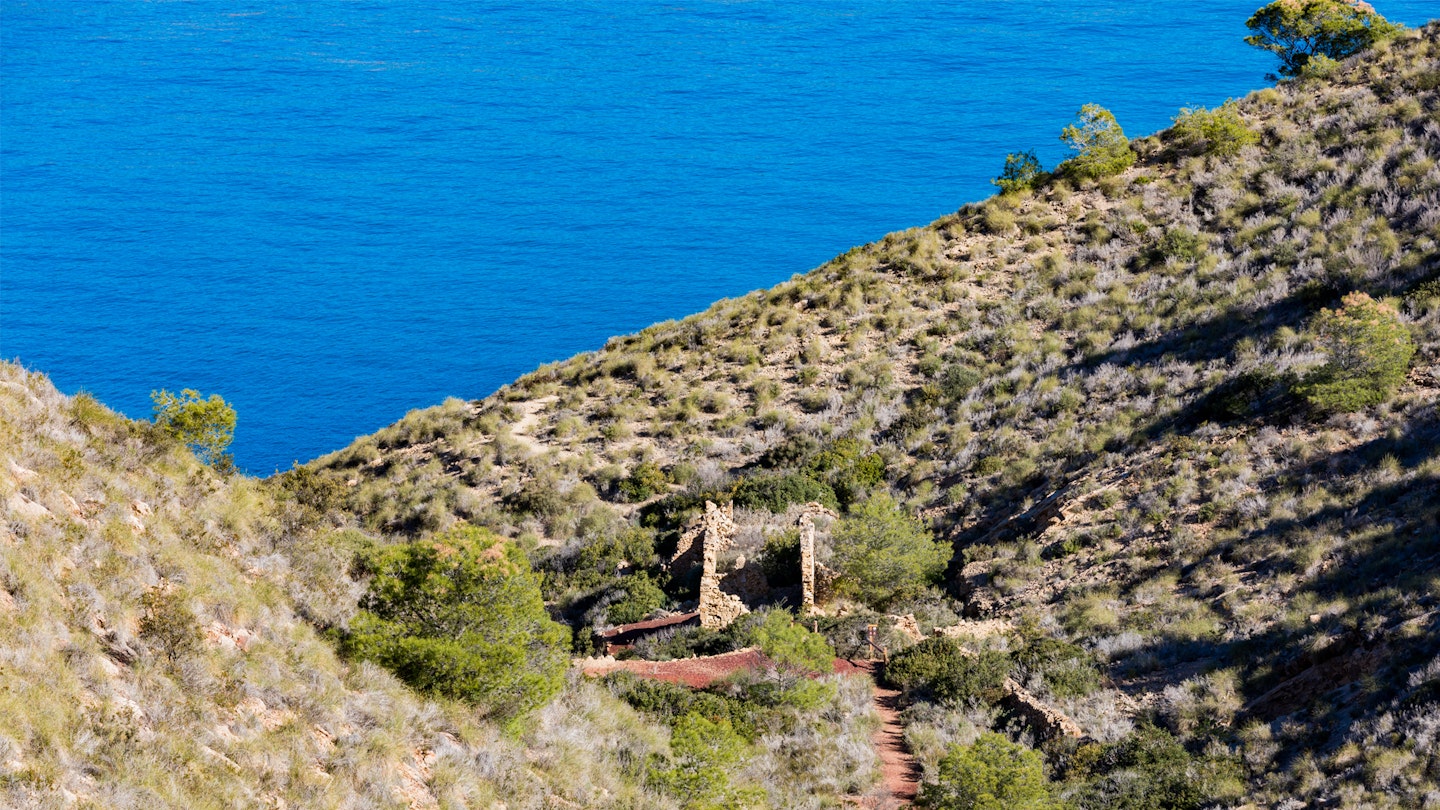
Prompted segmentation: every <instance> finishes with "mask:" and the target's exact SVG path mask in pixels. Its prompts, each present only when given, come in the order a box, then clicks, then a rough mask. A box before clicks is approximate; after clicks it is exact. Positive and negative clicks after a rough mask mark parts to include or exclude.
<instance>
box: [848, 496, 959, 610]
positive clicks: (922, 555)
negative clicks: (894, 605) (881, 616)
mask: <svg viewBox="0 0 1440 810" xmlns="http://www.w3.org/2000/svg"><path fill="white" fill-rule="evenodd" d="M831 537H832V543H833V546H834V556H833V558H832V562H831V565H832V567H834V568H835V570H836V571H838V572H839V574H840V576H839V578H838V579H837V580H836V582H835V587H836V590H837V591H839V592H840V593H842V594H845V595H848V596H851V597H854V598H856V599H859V600H861V601H863V602H865V603H866V604H870V605H883V604H884V603H886V602H888V601H890V600H892V599H894V598H895V597H897V596H900V595H902V594H903V593H905V592H907V591H910V590H914V589H915V588H923V587H924V586H925V585H928V584H930V583H933V582H935V581H937V580H938V579H939V577H940V575H941V574H943V573H944V571H945V565H946V564H947V563H948V562H949V561H950V557H951V555H952V550H951V549H950V547H949V546H947V545H946V544H944V543H941V542H937V541H936V540H935V539H934V537H933V536H932V535H931V533H930V530H929V529H927V528H925V527H924V526H923V525H921V523H920V522H919V521H917V520H915V518H913V517H911V516H910V515H909V514H908V513H907V512H905V510H904V509H902V508H901V506H900V505H899V504H898V503H896V502H895V500H894V499H893V498H891V497H890V496H889V495H888V494H885V493H881V494H877V495H873V496H871V497H870V498H869V499H868V500H866V501H864V502H862V503H859V504H856V505H854V506H852V507H851V511H850V513H849V514H848V515H846V516H845V517H844V518H841V519H840V521H839V522H838V523H836V525H835V527H834V529H833V530H832V531H831Z"/></svg>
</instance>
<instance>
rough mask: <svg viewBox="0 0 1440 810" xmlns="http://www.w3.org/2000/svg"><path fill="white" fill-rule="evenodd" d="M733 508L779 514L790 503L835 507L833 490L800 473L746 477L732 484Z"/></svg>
mask: <svg viewBox="0 0 1440 810" xmlns="http://www.w3.org/2000/svg"><path fill="white" fill-rule="evenodd" d="M732 497H733V498H734V500H735V505H736V506H743V507H747V508H750V509H765V510H768V511H770V512H774V513H776V514H779V513H780V512H784V511H785V509H786V508H787V507H789V506H790V505H791V504H796V503H809V502H811V501H816V502H819V503H822V504H824V505H826V506H828V507H830V508H831V509H835V508H838V507H839V505H840V502H839V500H838V499H837V498H836V497H835V490H834V489H832V488H831V487H830V485H829V484H826V483H824V482H823V481H817V480H815V479H814V478H812V477H810V476H809V475H805V474H802V473H786V474H783V475H760V476H755V477H753V478H746V479H743V480H741V481H740V483H738V484H736V485H735V490H734V494H733V496H732Z"/></svg>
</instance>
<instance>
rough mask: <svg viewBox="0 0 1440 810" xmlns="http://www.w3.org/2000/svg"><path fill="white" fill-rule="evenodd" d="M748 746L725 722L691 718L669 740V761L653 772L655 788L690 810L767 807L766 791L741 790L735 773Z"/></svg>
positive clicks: (682, 720)
mask: <svg viewBox="0 0 1440 810" xmlns="http://www.w3.org/2000/svg"><path fill="white" fill-rule="evenodd" d="M748 749H749V746H748V745H747V744H746V742H745V740H744V738H742V737H741V736H740V735H739V734H736V733H735V731H734V729H732V728H731V727H730V723H729V722H728V721H726V720H720V721H718V722H717V721H712V720H708V719H706V718H705V717H702V716H700V715H698V714H694V713H691V714H687V715H685V716H684V717H681V718H680V719H679V720H677V721H676V722H675V725H674V730H673V731H672V733H671V735H670V752H671V757H670V759H669V761H667V762H666V763H664V765H663V766H660V767H656V768H654V769H653V770H651V772H650V781H651V784H652V785H653V786H655V787H657V788H659V789H660V790H662V791H664V792H665V793H667V794H669V795H670V796H672V797H674V798H675V799H676V800H677V801H679V802H680V806H681V807H683V808H686V810H712V809H713V810H730V808H747V807H762V806H764V804H765V792H764V790H762V789H760V788H758V787H753V786H747V787H737V786H735V785H734V784H732V782H731V773H732V772H733V771H735V770H736V769H737V766H738V765H739V764H740V762H741V761H742V760H744V759H745V758H746V756H747V754H748Z"/></svg>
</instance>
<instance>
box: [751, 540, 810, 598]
mask: <svg viewBox="0 0 1440 810" xmlns="http://www.w3.org/2000/svg"><path fill="white" fill-rule="evenodd" d="M760 570H761V571H763V572H764V573H765V581H766V582H768V583H770V587H772V588H788V587H790V586H792V585H799V584H800V533H799V532H796V531H787V532H780V533H779V534H772V535H770V536H769V537H767V538H765V547H764V548H763V549H761V551H760Z"/></svg>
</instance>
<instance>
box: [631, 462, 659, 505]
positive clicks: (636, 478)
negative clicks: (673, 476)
mask: <svg viewBox="0 0 1440 810" xmlns="http://www.w3.org/2000/svg"><path fill="white" fill-rule="evenodd" d="M619 489H620V495H621V497H623V498H624V499H625V500H627V501H629V502H631V503H636V502H639V501H643V500H645V499H646V498H649V497H651V496H653V495H660V494H663V493H666V492H669V491H670V479H669V477H668V476H666V475H665V471H664V470H662V469H660V465H658V464H656V463H655V462H653V461H642V462H641V463H639V464H637V465H635V469H633V470H631V471H630V475H628V476H626V477H625V478H624V479H622V480H621V481H620V485H619Z"/></svg>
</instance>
